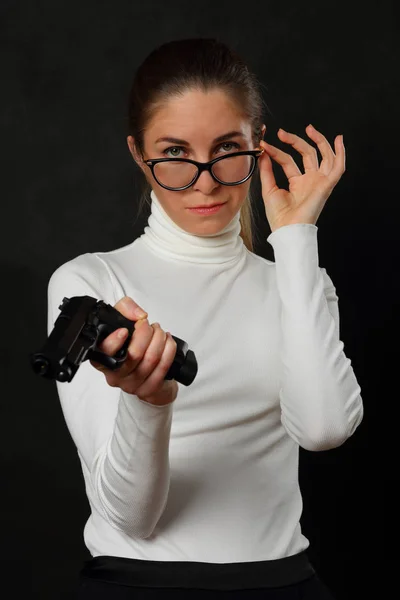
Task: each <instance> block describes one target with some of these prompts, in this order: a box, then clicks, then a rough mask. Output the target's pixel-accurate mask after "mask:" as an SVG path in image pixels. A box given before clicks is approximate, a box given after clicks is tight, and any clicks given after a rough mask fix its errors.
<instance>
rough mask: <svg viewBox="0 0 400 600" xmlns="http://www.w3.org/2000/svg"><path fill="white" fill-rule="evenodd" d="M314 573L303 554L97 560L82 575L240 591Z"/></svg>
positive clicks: (277, 584)
mask: <svg viewBox="0 0 400 600" xmlns="http://www.w3.org/2000/svg"><path fill="white" fill-rule="evenodd" d="M314 573H315V571H314V568H313V566H312V565H311V563H310V562H309V559H308V557H307V555H306V553H305V551H303V552H300V553H299V554H294V555H292V556H288V557H285V558H279V559H276V560H262V561H255V562H237V563H206V562H191V561H154V560H139V559H135V558H120V557H117V556H96V557H95V558H92V559H90V560H88V561H86V563H85V565H84V567H83V569H82V570H81V573H80V575H81V577H90V578H91V579H98V580H101V581H105V582H109V583H119V584H123V585H129V586H133V587H151V588H195V589H208V590H237V589H254V588H271V587H281V586H285V585H292V584H294V583H298V582H300V581H304V580H305V579H308V578H309V577H311V576H312V575H314Z"/></svg>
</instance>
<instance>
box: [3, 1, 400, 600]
mask: <svg viewBox="0 0 400 600" xmlns="http://www.w3.org/2000/svg"><path fill="white" fill-rule="evenodd" d="M397 16H398V15H396V14H395V8H394V2H393V3H390V2H388V1H387V0H382V1H381V2H379V3H378V2H358V3H357V2H354V3H351V2H335V3H332V2H329V3H328V2H326V3H321V2H316V1H314V0H312V1H311V0H309V1H308V2H307V3H305V4H304V3H301V2H268V1H264V2H255V1H253V3H243V4H242V5H240V4H235V6H233V5H232V6H230V5H229V4H228V3H226V4H225V3H222V2H221V3H216V2H202V3H201V5H193V4H191V3H190V2H180V1H176V0H175V1H174V2H170V3H166V2H160V1H153V2H133V1H128V0H124V1H119V2H100V1H96V2H94V1H93V0H90V1H89V0H85V1H82V2H81V3H78V2H71V1H69V2H67V1H60V0H41V1H39V0H36V1H33V0H32V1H25V2H17V1H16V2H12V1H9V0H2V1H1V4H0V17H1V19H0V35H1V37H0V42H1V54H0V61H1V74H0V81H1V84H0V85H1V95H0V101H1V111H0V127H1V130H0V134H1V136H0V140H1V141H0V143H1V167H0V169H1V178H0V180H1V188H2V192H1V215H2V220H1V223H2V235H1V241H2V252H1V258H0V260H1V272H2V279H3V289H2V294H1V302H2V306H1V308H2V319H1V321H2V334H3V335H2V340H1V341H2V343H1V363H0V364H1V370H2V371H1V373H2V384H3V385H2V387H1V391H2V394H1V403H0V406H1V414H2V418H1V425H2V435H1V436H0V439H1V474H2V493H1V508H2V510H1V516H2V524H1V539H2V543H1V559H2V560H1V566H2V578H1V582H0V589H1V590H3V586H4V587H8V586H11V589H12V590H13V592H12V593H8V595H7V594H6V595H5V596H3V597H7V598H14V597H19V595H23V593H26V592H27V591H29V594H30V595H29V597H30V598H40V599H47V598H49V599H50V598H51V599H53V598H62V599H67V598H70V597H71V590H72V588H73V584H74V580H75V577H76V573H77V571H78V569H79V568H80V567H81V564H82V561H84V560H85V559H86V558H88V553H87V551H86V549H85V547H84V544H83V538H82V530H83V526H84V524H85V521H86V518H87V516H88V504H87V501H86V497H85V494H84V487H83V480H82V478H81V471H80V464H79V462H78V459H77V456H76V452H75V447H74V446H73V443H72V441H71V438H70V436H69V433H68V430H67V428H66V426H65V423H64V420H63V417H62V413H61V409H60V407H59V403H58V396H57V394H56V388H55V384H53V383H51V382H46V381H44V380H41V379H39V378H37V377H36V376H35V375H34V374H33V372H31V371H30V367H29V364H28V358H27V357H28V353H29V352H31V351H34V350H36V349H38V345H41V344H42V342H43V340H44V336H45V335H46V320H47V296H46V293H47V283H48V279H49V277H50V275H51V273H52V272H53V271H54V270H55V269H56V268H57V267H58V266H59V265H60V264H62V263H64V262H65V261H67V260H69V259H71V258H73V257H75V256H77V255H78V254H81V253H84V252H94V251H107V250H111V249H113V248H116V247H120V246H123V245H125V244H128V243H129V242H130V241H132V240H133V239H134V238H135V237H137V236H138V235H140V233H141V232H142V231H143V227H144V225H145V223H146V220H147V213H146V214H144V215H142V216H140V217H139V218H137V198H138V195H139V190H140V188H139V179H138V172H137V170H136V167H135V165H134V164H133V161H132V159H131V156H130V154H129V151H128V147H127V144H126V135H127V132H126V102H127V95H128V90H129V87H130V84H131V80H132V77H133V73H134V70H135V69H136V67H137V66H138V65H139V64H140V63H141V61H142V60H143V59H144V57H145V56H146V55H147V54H148V53H149V52H150V51H151V50H152V49H153V48H154V47H155V46H157V45H159V44H161V43H163V42H165V41H168V40H171V39H174V38H183V37H211V36H217V37H219V38H220V39H222V40H223V41H225V42H227V43H228V44H230V45H231V46H232V47H234V48H235V49H236V50H238V51H239V52H240V53H241V54H242V56H243V57H244V58H245V59H246V60H247V61H248V63H249V65H250V67H251V68H252V69H253V70H254V71H256V72H257V74H258V76H259V77H260V79H261V81H262V82H263V84H264V86H265V87H264V91H263V93H264V99H265V101H266V103H267V106H268V109H269V110H268V112H267V114H266V124H267V134H266V140H267V141H269V142H270V143H272V144H275V145H277V146H278V147H281V148H285V150H286V151H289V152H291V149H290V147H288V146H286V147H285V146H284V145H283V144H282V143H281V142H280V141H279V139H278V138H277V135H276V132H277V130H278V128H279V127H283V128H284V129H286V130H288V131H290V132H294V133H297V134H298V135H301V136H303V137H304V138H306V139H308V138H307V136H306V134H305V131H304V129H305V127H306V126H307V125H308V123H310V122H311V123H312V124H313V125H314V126H315V127H316V128H317V129H320V130H321V131H322V132H323V133H324V134H325V135H326V136H327V138H328V140H329V142H330V143H331V145H332V146H333V140H334V137H335V135H337V134H339V133H343V134H344V143H345V147H346V155H347V163H346V164H347V170H346V172H345V174H344V175H343V177H342V179H341V181H340V182H339V184H338V185H337V187H336V188H335V190H334V192H333V194H332V195H331V197H330V198H329V199H328V202H327V204H326V206H325V208H324V210H323V213H322V214H321V216H320V218H319V221H318V223H317V225H318V228H319V231H318V242H319V257H320V266H323V267H325V268H326V269H327V271H328V274H329V275H330V276H331V278H332V280H333V282H334V284H335V286H336V291H337V293H338V296H339V309H340V322H341V339H342V340H343V342H344V344H345V347H344V351H345V353H346V356H347V357H349V358H350V359H351V361H352V365H353V368H354V371H355V373H356V376H357V379H358V381H359V383H360V386H361V389H362V397H363V400H364V407H365V416H364V420H363V422H362V424H361V425H360V427H359V429H358V430H357V431H356V433H355V434H354V436H353V437H352V438H351V439H350V440H348V441H347V442H346V444H345V445H344V446H342V447H340V448H336V449H334V450H330V451H327V452H321V453H312V452H307V451H303V450H301V462H300V483H301V487H302V492H303V498H304V514H303V517H302V525H303V530H304V533H305V534H306V535H307V537H308V538H309V539H310V542H311V547H310V549H309V554H310V556H311V558H312V560H313V563H314V565H315V567H316V568H317V570H318V571H319V573H320V575H321V577H322V578H323V579H325V581H326V582H327V583H328V585H330V587H331V588H332V589H333V590H334V591H335V592H336V594H337V597H338V599H340V598H342V599H350V598H352V599H353V598H362V597H364V594H365V593H366V592H367V591H373V590H374V586H376V585H380V586H385V587H386V586H387V585H389V586H392V585H393V582H394V580H395V570H394V569H395V565H397V561H398V559H399V554H398V543H397V542H396V536H397V535H398V526H397V524H396V520H395V513H394V508H395V506H396V505H395V500H394V498H395V494H394V492H392V489H393V484H395V483H398V465H397V460H398V453H397V448H396V443H395V442H396V429H397V423H396V414H395V413H396V412H397V408H396V405H397V402H398V397H399V394H398V392H396V389H395V386H394V385H392V377H393V373H395V372H396V371H395V368H396V366H397V365H395V361H394V359H395V357H396V358H397V356H398V346H397V344H396V343H394V344H392V340H393V334H395V335H394V339H395V340H396V339H398V327H397V326H398V320H397V319H396V317H397V314H396V312H397V311H396V309H398V308H399V302H398V291H399V284H398V262H399V258H400V257H399V253H398V242H399V233H398V232H399V228H398V218H397V219H396V218H395V216H396V215H397V214H398V213H396V209H397V205H398V203H399V202H400V198H399V190H398V164H399V161H398V152H397V149H398V143H399V139H400V136H399V118H398V110H399V101H398V84H399V70H398V66H397V63H398V60H399V47H398V45H397V43H396V39H397V37H398V35H399V28H398V21H397V20H396V18H397ZM291 154H292V155H293V156H294V158H295V160H296V161H298V160H299V159H298V156H296V155H295V153H294V152H291ZM298 164H300V163H298ZM276 176H277V180H278V184H280V185H284V183H285V181H284V177H283V176H282V172H281V171H280V167H279V168H276ZM256 183H257V182H256ZM257 189H259V187H258V188H257ZM257 207H258V213H259V228H258V229H259V232H260V242H259V244H258V246H257V247H256V253H258V254H260V255H262V256H264V257H266V258H269V259H270V260H274V258H273V251H272V247H271V246H270V245H269V244H268V243H267V241H266V238H267V236H268V235H269V232H270V230H269V226H268V223H267V220H266V218H265V212H263V204H262V200H261V197H260V196H259V197H258V198H257ZM396 453H397V456H396ZM389 475H390V478H389V477H388V476H389ZM389 480H390V486H389V485H387V486H385V481H387V482H388V481H389ZM384 595H385V594H384V593H383V592H381V593H380V594H379V596H378V597H384Z"/></svg>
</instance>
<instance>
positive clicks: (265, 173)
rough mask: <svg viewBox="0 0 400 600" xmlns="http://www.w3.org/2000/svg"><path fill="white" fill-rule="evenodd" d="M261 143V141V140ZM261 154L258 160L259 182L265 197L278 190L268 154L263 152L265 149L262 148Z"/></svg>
mask: <svg viewBox="0 0 400 600" xmlns="http://www.w3.org/2000/svg"><path fill="white" fill-rule="evenodd" d="M262 141H263V140H262ZM262 150H263V153H262V154H261V156H260V157H259V159H258V165H259V174H260V180H261V184H262V188H263V192H265V193H266V194H267V195H268V194H271V193H272V192H273V191H274V190H276V189H278V186H277V183H276V180H275V175H274V171H273V169H272V161H271V159H270V157H269V156H268V154H267V153H266V152H265V148H262Z"/></svg>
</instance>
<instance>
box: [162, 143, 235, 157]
mask: <svg viewBox="0 0 400 600" xmlns="http://www.w3.org/2000/svg"><path fill="white" fill-rule="evenodd" d="M222 146H231V149H230V150H227V152H232V151H233V150H234V149H236V150H238V149H240V144H237V143H236V142H223V143H222V144H220V145H219V146H217V148H222ZM225 149H226V148H225ZM172 150H178V151H179V150H184V147H183V146H170V147H169V148H166V149H165V150H163V154H165V156H167V157H168V158H182V157H181V156H180V155H179V154H173V155H172V156H171V155H169V154H168V152H171V151H172Z"/></svg>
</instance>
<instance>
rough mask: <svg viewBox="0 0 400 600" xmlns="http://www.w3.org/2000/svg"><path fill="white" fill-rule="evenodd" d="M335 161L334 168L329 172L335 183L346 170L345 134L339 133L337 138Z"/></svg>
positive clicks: (332, 181)
mask: <svg viewBox="0 0 400 600" xmlns="http://www.w3.org/2000/svg"><path fill="white" fill-rule="evenodd" d="M335 151H336V156H335V162H334V165H333V169H332V170H331V172H330V173H329V175H328V177H329V179H330V181H331V183H332V184H333V185H336V183H337V182H338V181H339V179H340V178H341V176H342V175H343V173H344V172H345V170H346V150H345V147H344V143H343V136H342V135H338V136H336V138H335Z"/></svg>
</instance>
